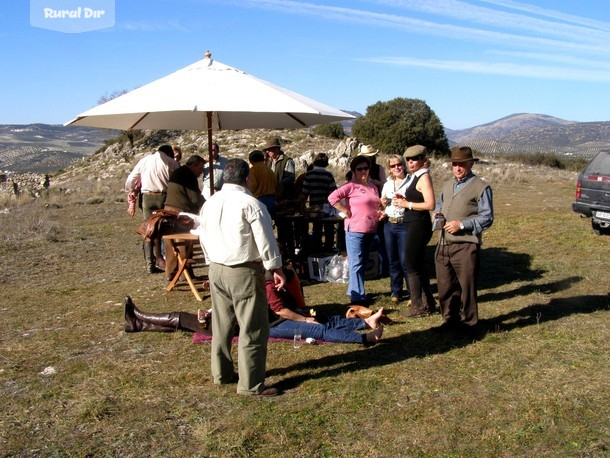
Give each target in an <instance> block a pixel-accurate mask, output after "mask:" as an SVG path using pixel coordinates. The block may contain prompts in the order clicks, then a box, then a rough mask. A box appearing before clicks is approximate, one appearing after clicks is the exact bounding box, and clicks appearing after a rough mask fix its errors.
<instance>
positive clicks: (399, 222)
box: [381, 154, 408, 304]
mask: <svg viewBox="0 0 610 458" xmlns="http://www.w3.org/2000/svg"><path fill="white" fill-rule="evenodd" d="M388 171H389V176H390V178H389V179H388V181H386V183H385V184H384V185H383V189H382V190H381V205H382V206H383V207H384V211H385V214H386V215H387V220H386V222H385V224H384V228H383V232H384V241H385V250H386V253H387V255H388V263H389V270H390V292H391V294H392V303H394V304H397V303H398V302H400V299H401V298H402V297H403V295H404V284H405V281H406V280H407V223H405V220H404V216H405V209H404V208H403V207H397V206H394V205H392V201H393V199H394V197H396V196H404V195H405V192H406V189H407V181H408V180H407V164H406V162H405V159H404V158H403V157H402V156H400V155H398V154H393V155H391V156H390V157H389V159H388ZM407 291H408V283H407ZM407 294H408V293H407Z"/></svg>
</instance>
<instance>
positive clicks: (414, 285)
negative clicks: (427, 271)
mask: <svg viewBox="0 0 610 458" xmlns="http://www.w3.org/2000/svg"><path fill="white" fill-rule="evenodd" d="M407 281H408V283H409V291H410V293H411V308H410V309H409V310H408V311H406V312H402V313H401V315H403V316H407V317H410V318H416V317H420V316H426V315H428V310H427V309H426V307H424V304H423V302H422V297H421V296H422V287H421V277H420V276H419V274H408V275H407Z"/></svg>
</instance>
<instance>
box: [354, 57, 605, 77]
mask: <svg viewBox="0 0 610 458" xmlns="http://www.w3.org/2000/svg"><path fill="white" fill-rule="evenodd" d="M357 60H360V61H364V62H374V63H380V64H388V65H396V66H403V67H421V68H432V69H435V70H443V71H451V72H462V73H478V74H488V75H504V76H518V77H528V78H541V79H554V80H569V81H589V82H595V83H610V73H608V71H607V70H591V69H579V68H575V67H565V66H563V67H556V66H543V65H531V64H530V65H524V64H521V63H518V64H517V63H490V62H477V61H464V60H462V61H460V60H436V59H417V58H413V57H375V58H369V59H357Z"/></svg>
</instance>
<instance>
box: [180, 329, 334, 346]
mask: <svg viewBox="0 0 610 458" xmlns="http://www.w3.org/2000/svg"><path fill="white" fill-rule="evenodd" d="M238 340H239V338H238V337H237V336H235V337H233V343H237V342H238ZM211 341H212V336H208V335H206V334H202V333H200V332H195V333H194V334H193V341H192V342H191V343H194V344H198V343H204V342H211ZM269 342H292V339H282V338H280V337H269ZM315 343H316V344H327V343H332V342H323V341H321V340H316V342H315ZM303 344H305V341H303Z"/></svg>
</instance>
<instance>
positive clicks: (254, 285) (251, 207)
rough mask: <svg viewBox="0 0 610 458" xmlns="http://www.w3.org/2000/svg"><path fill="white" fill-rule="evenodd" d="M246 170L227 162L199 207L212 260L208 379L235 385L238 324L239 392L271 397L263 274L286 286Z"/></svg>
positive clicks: (269, 227) (264, 212)
mask: <svg viewBox="0 0 610 458" xmlns="http://www.w3.org/2000/svg"><path fill="white" fill-rule="evenodd" d="M249 172H250V169H249V167H248V163H247V162H246V161H244V160H243V159H229V160H228V161H227V165H226V167H225V169H224V184H223V187H222V190H221V191H219V192H217V193H215V194H214V195H213V196H212V197H210V199H209V200H207V201H206V203H205V204H204V205H203V208H202V209H201V213H200V217H199V219H200V222H201V228H200V229H201V231H202V236H201V243H202V245H203V247H204V249H205V251H206V254H207V256H208V258H209V259H210V268H209V277H210V292H211V295H212V310H213V312H212V329H214V334H213V337H212V355H211V358H212V362H211V367H212V377H213V380H214V383H215V384H224V383H231V382H232V381H234V378H235V375H234V373H233V358H232V357H231V341H232V339H233V334H234V330H235V324H238V325H239V343H238V361H237V365H238V373H239V380H238V384H237V393H238V394H244V395H261V396H274V395H276V394H277V393H278V390H277V389H276V388H270V387H266V386H265V366H266V361H267V339H268V337H269V316H268V309H269V305H268V304H267V294H266V290H265V270H269V271H271V272H272V273H273V277H274V283H275V285H276V288H277V289H281V288H283V287H284V283H285V281H286V279H285V277H284V273H283V272H282V258H281V255H280V250H279V248H278V245H277V242H276V240H275V237H274V234H273V227H272V222H271V216H269V212H268V211H267V208H266V207H265V205H264V204H262V203H261V202H260V201H258V200H257V199H256V198H255V197H254V196H252V194H251V193H250V191H249V190H248V187H249V186H248V175H249Z"/></svg>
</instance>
